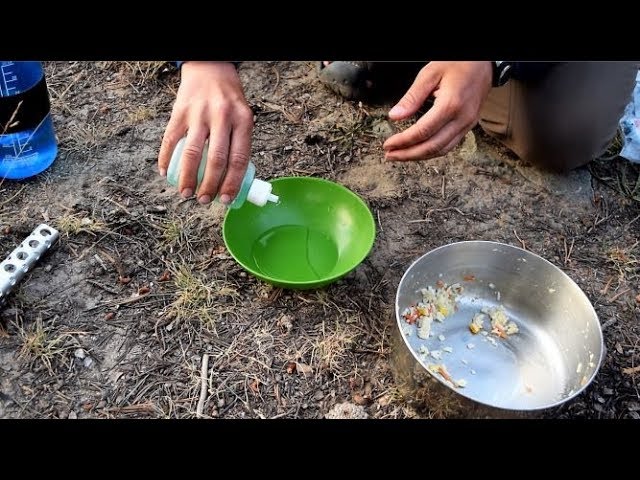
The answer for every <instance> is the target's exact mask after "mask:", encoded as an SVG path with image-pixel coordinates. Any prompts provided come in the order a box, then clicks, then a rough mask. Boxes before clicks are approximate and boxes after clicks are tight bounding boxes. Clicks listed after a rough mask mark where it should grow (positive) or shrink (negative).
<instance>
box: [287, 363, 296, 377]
mask: <svg viewBox="0 0 640 480" xmlns="http://www.w3.org/2000/svg"><path fill="white" fill-rule="evenodd" d="M295 371H296V364H295V363H294V362H288V363H287V373H288V374H292V373H295Z"/></svg>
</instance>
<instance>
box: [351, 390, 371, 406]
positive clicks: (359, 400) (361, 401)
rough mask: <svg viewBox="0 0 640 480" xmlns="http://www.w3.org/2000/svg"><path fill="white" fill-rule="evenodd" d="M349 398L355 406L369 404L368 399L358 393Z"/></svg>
mask: <svg viewBox="0 0 640 480" xmlns="http://www.w3.org/2000/svg"><path fill="white" fill-rule="evenodd" d="M351 398H352V399H353V403H355V404H356V405H368V404H369V403H370V402H371V399H370V398H368V397H365V396H364V395H360V394H359V393H354V394H353V395H352V396H351Z"/></svg>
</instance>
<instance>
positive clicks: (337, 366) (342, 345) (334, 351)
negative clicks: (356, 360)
mask: <svg viewBox="0 0 640 480" xmlns="http://www.w3.org/2000/svg"><path fill="white" fill-rule="evenodd" d="M356 337H357V334H355V333H354V332H352V331H351V327H349V326H345V325H344V324H343V323H342V320H340V321H336V322H335V325H334V328H333V329H332V330H330V329H328V328H327V327H326V325H325V324H324V323H323V324H322V331H321V333H320V335H319V337H318V338H317V339H316V340H315V341H314V344H313V352H312V358H313V359H314V360H313V361H312V363H313V364H315V365H318V368H319V369H320V370H321V371H327V372H329V373H332V374H334V375H335V376H337V377H343V376H346V375H348V374H349V369H348V368H345V367H346V366H347V365H349V363H350V362H349V361H346V360H347V358H348V356H349V355H350V348H351V346H352V345H353V343H354V342H355V340H356Z"/></svg>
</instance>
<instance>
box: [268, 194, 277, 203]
mask: <svg viewBox="0 0 640 480" xmlns="http://www.w3.org/2000/svg"><path fill="white" fill-rule="evenodd" d="M267 200H269V201H270V202H273V203H278V202H279V201H280V197H278V196H277V195H274V194H273V193H270V194H269V197H268V198H267Z"/></svg>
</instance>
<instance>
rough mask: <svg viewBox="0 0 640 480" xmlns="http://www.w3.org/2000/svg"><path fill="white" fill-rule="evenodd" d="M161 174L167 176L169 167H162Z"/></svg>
mask: <svg viewBox="0 0 640 480" xmlns="http://www.w3.org/2000/svg"><path fill="white" fill-rule="evenodd" d="M160 176H161V177H166V176H167V169H166V168H161V169H160Z"/></svg>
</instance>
